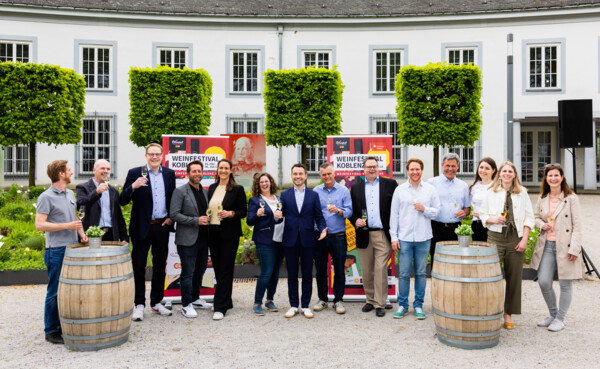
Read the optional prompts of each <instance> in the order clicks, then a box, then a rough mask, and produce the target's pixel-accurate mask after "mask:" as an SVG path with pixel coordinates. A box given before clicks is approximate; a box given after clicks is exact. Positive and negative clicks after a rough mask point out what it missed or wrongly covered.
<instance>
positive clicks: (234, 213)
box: [35, 143, 583, 343]
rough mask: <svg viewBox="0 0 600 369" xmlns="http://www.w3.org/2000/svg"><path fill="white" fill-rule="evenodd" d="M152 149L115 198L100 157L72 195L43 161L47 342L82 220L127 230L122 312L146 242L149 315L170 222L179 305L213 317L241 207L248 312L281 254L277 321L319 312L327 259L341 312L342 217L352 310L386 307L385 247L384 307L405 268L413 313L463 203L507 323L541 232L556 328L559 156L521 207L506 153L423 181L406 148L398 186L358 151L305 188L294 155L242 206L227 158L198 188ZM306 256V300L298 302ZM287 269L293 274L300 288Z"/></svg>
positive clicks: (66, 178)
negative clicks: (358, 273)
mask: <svg viewBox="0 0 600 369" xmlns="http://www.w3.org/2000/svg"><path fill="white" fill-rule="evenodd" d="M162 154H163V149H162V147H161V146H160V145H159V144H155V143H152V144H150V145H148V146H147V147H146V152H145V157H146V161H147V163H146V164H145V165H143V166H141V167H136V168H132V169H130V170H129V172H128V174H127V178H126V180H125V184H124V187H123V190H122V192H121V194H120V195H119V194H118V191H117V190H116V189H115V188H114V187H112V186H110V185H109V184H108V179H109V176H110V163H108V162H107V161H106V160H99V161H98V162H96V164H95V166H94V170H93V172H94V177H93V178H92V179H90V180H89V181H88V182H85V183H82V184H79V185H78V186H77V188H76V191H77V195H78V196H77V200H75V197H74V196H73V192H72V191H70V190H69V189H67V188H66V186H67V184H69V183H70V182H71V175H72V172H71V170H70V168H69V166H68V164H67V162H66V161H64V160H58V161H54V162H52V163H50V165H49V166H48V176H49V177H50V179H51V181H52V186H51V187H50V188H49V189H48V190H46V191H45V192H44V193H43V194H42V195H41V196H40V198H39V200H38V204H37V214H36V220H35V223H36V228H37V229H38V230H40V231H45V232H46V251H45V254H44V261H45V263H46V265H47V267H48V277H49V283H48V290H47V296H46V304H45V312H44V321H45V333H46V340H48V341H49V342H52V343H62V336H61V330H60V321H59V317H58V308H57V302H56V293H57V288H58V277H59V274H60V269H61V267H62V259H63V256H64V250H65V247H66V246H67V245H69V244H74V243H77V242H79V241H81V242H87V237H86V236H85V233H84V229H87V228H88V227H89V226H91V225H99V226H100V227H101V228H102V229H103V230H104V231H105V235H104V238H103V240H105V241H118V240H121V241H128V240H129V238H130V241H131V244H132V265H133V274H134V281H135V300H134V305H135V306H134V309H133V312H132V319H133V320H136V321H141V320H143V318H144V310H145V300H146V299H145V269H146V263H147V258H148V252H149V250H150V248H152V263H153V268H152V270H153V272H152V283H151V292H150V307H151V309H152V310H153V311H154V312H156V313H158V314H160V315H171V314H172V310H170V309H168V308H167V307H165V306H164V305H163V304H162V300H163V298H164V281H165V273H166V272H165V269H166V260H167V254H168V243H169V233H170V232H173V231H174V232H175V233H176V236H175V243H176V245H177V252H178V254H179V257H180V259H181V276H180V287H181V299H182V309H181V313H182V314H183V315H184V316H185V317H188V318H194V317H196V316H197V313H196V309H210V308H211V307H212V308H213V310H214V312H213V319H214V320H221V319H223V317H224V316H225V315H226V314H227V311H228V310H229V309H231V308H233V303H232V298H231V297H232V286H233V272H234V263H235V257H236V253H237V249H238V244H239V239H240V237H241V236H242V227H241V221H242V219H244V218H246V222H247V224H248V225H250V226H253V227H254V231H253V237H252V239H253V241H254V242H255V244H256V250H257V254H258V257H259V260H260V266H261V273H260V276H259V278H258V280H257V284H256V291H255V296H254V305H253V311H254V313H255V314H257V315H264V314H265V308H266V310H268V311H277V310H278V307H277V306H276V305H275V303H274V301H273V300H274V296H275V292H276V288H277V282H278V279H279V269H280V267H281V264H282V260H283V257H284V256H285V259H286V266H287V272H288V298H289V303H290V309H289V310H288V311H287V312H286V313H285V317H286V318H292V317H294V316H295V315H297V314H299V313H302V315H304V316H305V317H306V318H312V317H313V316H314V314H313V312H312V310H314V311H321V310H323V309H325V308H327V307H328V306H329V301H328V280H327V278H328V277H327V265H328V258H329V256H331V263H332V265H333V269H334V279H333V294H334V298H333V308H334V310H335V312H336V313H338V314H344V313H345V312H346V309H345V307H344V305H343V296H344V290H345V263H346V259H347V239H346V219H349V221H350V223H351V224H352V225H353V226H354V227H355V230H356V232H355V233H356V247H357V248H358V253H359V257H360V260H361V268H362V282H363V287H364V291H365V296H366V303H365V304H364V306H363V307H362V311H363V312H365V313H367V312H370V311H372V310H375V314H376V316H378V317H383V316H385V307H386V305H387V303H386V300H387V291H388V272H387V271H388V261H389V258H390V255H391V251H392V250H394V251H396V252H397V253H398V264H399V270H400V271H399V276H398V278H399V290H398V303H399V307H398V310H397V311H396V312H395V313H394V314H393V316H394V318H403V317H404V316H406V315H407V314H408V311H409V302H408V295H409V290H410V275H411V272H412V269H413V265H414V275H415V284H414V289H415V301H414V303H413V308H414V313H415V316H416V318H417V319H425V317H426V315H425V312H424V311H423V301H424V295H425V287H426V276H427V275H426V266H427V257H428V255H431V256H432V258H431V259H432V263H433V255H434V253H435V245H436V243H437V242H439V241H446V240H455V239H456V235H455V233H454V229H455V228H456V227H457V226H458V225H460V223H461V222H462V220H463V219H464V218H465V217H466V216H468V215H469V213H470V211H471V205H472V206H473V229H474V231H475V234H474V235H473V239H474V240H479V241H488V242H491V243H493V244H496V245H497V247H498V251H499V255H500V258H501V262H502V263H503V265H504V269H505V274H506V296H505V306H504V326H505V328H507V329H512V328H514V323H513V321H512V314H520V313H521V277H522V266H523V251H525V249H526V247H527V239H528V235H529V232H530V230H531V229H533V227H534V226H537V227H538V229H539V230H540V237H539V238H538V244H537V246H536V250H535V253H534V255H533V259H532V266H533V267H534V268H536V269H538V275H539V282H540V287H541V289H542V293H543V296H544V299H545V300H546V303H547V304H548V309H549V316H548V317H547V318H546V319H544V320H543V321H541V322H540V323H539V324H538V325H540V326H543V327H548V329H550V330H552V331H559V330H561V329H562V328H563V327H564V323H563V322H564V317H565V314H566V312H567V310H568V307H569V304H570V301H571V296H572V284H571V281H572V280H573V279H578V278H582V274H583V273H582V272H583V267H582V258H581V227H580V223H579V203H578V200H577V196H576V195H575V194H574V193H573V192H572V191H571V190H570V189H569V187H568V185H567V184H566V180H565V178H564V173H563V170H562V168H561V167H560V165H558V164H553V165H550V166H547V167H546V168H545V171H544V178H543V183H542V188H541V194H540V199H539V200H538V203H537V206H536V215H535V217H534V214H533V209H532V205H531V201H530V200H529V197H528V195H527V191H526V190H525V188H524V187H523V186H522V185H521V183H520V181H519V179H518V178H517V171H516V168H515V167H514V165H513V164H512V163H510V162H505V163H503V164H502V165H501V166H500V168H499V169H497V168H496V163H495V162H494V160H493V159H491V158H484V159H482V160H481V161H480V162H479V164H478V168H477V172H476V174H475V181H474V183H473V185H472V186H471V187H470V188H469V187H468V186H467V184H466V183H465V182H464V181H462V180H460V179H458V178H456V173H457V171H458V168H459V163H460V160H459V157H458V156H457V155H456V154H453V153H450V154H447V155H446V156H444V158H443V160H442V170H443V174H442V175H440V176H438V177H434V178H431V179H430V180H429V181H427V182H424V181H422V174H423V169H424V164H423V162H422V161H421V160H420V159H409V160H408V161H407V164H406V174H407V177H408V181H407V182H405V183H403V184H402V185H400V186H398V184H397V182H396V181H395V180H393V179H389V178H384V177H380V176H379V172H380V167H379V165H380V163H379V162H378V159H377V157H374V156H368V157H366V158H365V159H364V162H363V167H364V181H357V182H356V183H355V184H353V185H352V187H351V189H350V190H348V188H346V187H345V186H343V185H341V184H339V183H336V181H335V177H334V173H333V166H332V164H331V163H324V164H323V165H321V166H320V168H319V172H320V177H321V180H322V182H323V183H322V184H320V185H318V186H317V187H315V188H314V189H313V190H311V189H310V188H308V187H307V186H306V180H307V178H308V175H307V171H306V167H305V166H304V165H303V164H295V165H294V166H293V167H292V170H291V179H292V182H293V187H291V188H289V189H288V190H286V191H283V192H282V193H281V196H277V195H276V193H277V191H278V187H277V184H276V183H275V180H274V179H273V177H272V176H271V175H270V174H269V173H259V174H257V175H255V178H254V183H253V185H252V189H251V192H252V198H251V199H250V200H249V202H248V204H247V203H246V196H245V191H244V188H243V187H242V186H241V185H239V184H237V183H236V181H235V179H234V176H233V174H232V163H231V162H230V161H229V160H227V159H222V160H220V161H219V162H218V168H217V175H216V176H215V182H214V183H213V184H212V185H210V187H209V188H208V191H207V190H206V189H205V188H203V186H202V185H201V180H202V177H203V168H204V166H203V163H202V162H200V161H197V160H196V161H192V162H190V163H189V164H188V165H187V168H186V170H187V174H188V183H187V184H186V185H183V186H180V187H178V188H176V187H175V173H174V171H173V170H171V169H169V168H166V167H163V166H162V165H161V162H162ZM117 201H118V203H117ZM129 202H132V209H131V219H130V227H129V236H128V234H127V230H126V226H125V221H124V218H123V214H122V211H121V208H120V206H119V205H126V204H128V203H129ZM246 204H247V205H246ZM76 205H77V206H80V205H83V206H86V209H87V210H86V212H85V217H84V218H83V222H82V220H79V219H78V217H77V215H76V211H75V209H76ZM174 224H176V227H175V229H174ZM209 249H210V254H211V259H212V264H213V267H214V271H215V277H216V280H217V285H216V290H215V295H214V306H213V305H211V304H209V303H207V302H206V301H204V300H203V299H202V298H200V296H199V290H200V286H201V282H202V277H203V274H204V272H205V270H206V265H207V259H208V251H209ZM313 261H314V264H315V266H316V271H317V275H316V280H317V292H318V302H317V303H316V304H315V305H314V306H313V308H312V310H311V308H310V306H309V305H310V301H311V297H312V267H313ZM557 268H558V275H559V280H560V287H561V295H560V302H559V304H558V306H557V302H556V297H555V295H554V292H553V290H552V279H553V275H554V271H555V270H556V269H557ZM299 270H301V271H302V285H301V294H300V292H299V288H298V287H299V285H298V283H299V282H298V273H299ZM265 293H266V300H264V301H265V302H264V308H263V299H264V297H265Z"/></svg>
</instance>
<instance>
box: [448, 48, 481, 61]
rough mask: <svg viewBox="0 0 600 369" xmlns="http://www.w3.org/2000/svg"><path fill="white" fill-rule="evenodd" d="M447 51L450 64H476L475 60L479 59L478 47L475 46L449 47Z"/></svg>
mask: <svg viewBox="0 0 600 369" xmlns="http://www.w3.org/2000/svg"><path fill="white" fill-rule="evenodd" d="M446 52H447V55H446V57H447V60H448V64H452V65H462V64H472V65H476V63H475V61H476V60H477V48H475V47H461V48H448V49H446Z"/></svg>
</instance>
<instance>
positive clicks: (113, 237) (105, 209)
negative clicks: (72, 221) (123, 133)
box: [75, 159, 129, 242]
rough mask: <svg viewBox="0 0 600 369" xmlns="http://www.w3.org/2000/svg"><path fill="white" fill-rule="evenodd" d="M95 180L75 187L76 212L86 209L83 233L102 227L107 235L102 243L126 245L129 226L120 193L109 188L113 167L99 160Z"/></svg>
mask: <svg viewBox="0 0 600 369" xmlns="http://www.w3.org/2000/svg"><path fill="white" fill-rule="evenodd" d="M92 171H93V173H94V177H93V178H92V179H90V180H89V181H87V182H84V183H80V184H78V185H77V187H75V192H76V193H77V208H78V209H80V208H81V207H82V206H85V217H84V218H83V219H82V220H81V221H82V223H83V229H84V231H87V229H88V228H90V227H91V226H99V227H100V228H102V230H103V231H104V236H103V237H102V241H127V242H129V237H128V236H127V226H126V225H125V218H123V212H122V211H121V205H120V204H119V191H117V189H116V188H114V187H113V186H110V185H109V184H108V181H109V178H110V163H109V162H108V161H106V160H104V159H100V160H98V161H97V162H96V163H95V164H94V169H93V170H92Z"/></svg>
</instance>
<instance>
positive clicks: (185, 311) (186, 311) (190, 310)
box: [181, 304, 198, 318]
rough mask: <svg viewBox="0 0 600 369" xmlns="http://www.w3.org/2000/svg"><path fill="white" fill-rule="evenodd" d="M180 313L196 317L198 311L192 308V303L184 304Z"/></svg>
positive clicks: (187, 316)
mask: <svg viewBox="0 0 600 369" xmlns="http://www.w3.org/2000/svg"><path fill="white" fill-rule="evenodd" d="M181 314H183V316H184V317H186V318H196V317H197V316H198V313H197V312H196V310H194V306H193V305H192V304H188V306H184V307H183V308H182V309H181Z"/></svg>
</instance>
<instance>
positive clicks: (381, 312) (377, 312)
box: [375, 308, 385, 318]
mask: <svg viewBox="0 0 600 369" xmlns="http://www.w3.org/2000/svg"><path fill="white" fill-rule="evenodd" d="M375 315H377V316H378V317H379V318H381V317H384V316H385V310H384V309H383V308H377V309H375Z"/></svg>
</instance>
